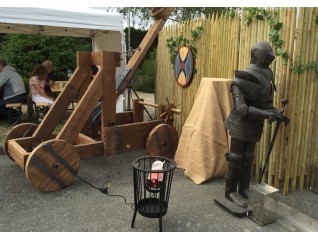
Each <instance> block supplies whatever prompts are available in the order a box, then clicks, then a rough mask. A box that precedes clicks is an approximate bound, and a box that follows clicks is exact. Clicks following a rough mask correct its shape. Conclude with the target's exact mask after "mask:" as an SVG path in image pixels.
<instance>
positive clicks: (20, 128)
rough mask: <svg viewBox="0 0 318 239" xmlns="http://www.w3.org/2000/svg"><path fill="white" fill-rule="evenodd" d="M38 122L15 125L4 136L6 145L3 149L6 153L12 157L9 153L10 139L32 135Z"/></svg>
mask: <svg viewBox="0 0 318 239" xmlns="http://www.w3.org/2000/svg"><path fill="white" fill-rule="evenodd" d="M37 127H38V126H37V125H36V124H31V123H24V124H19V125H17V126H15V127H13V128H12V129H11V130H10V131H9V132H8V133H7V135H6V137H5V138H4V145H3V149H4V152H5V153H6V155H7V156H8V157H9V158H10V159H11V160H13V159H12V157H11V156H10V155H9V151H8V141H9V140H10V139H19V138H25V137H31V136H32V135H33V133H34V131H35V130H36V129H37Z"/></svg>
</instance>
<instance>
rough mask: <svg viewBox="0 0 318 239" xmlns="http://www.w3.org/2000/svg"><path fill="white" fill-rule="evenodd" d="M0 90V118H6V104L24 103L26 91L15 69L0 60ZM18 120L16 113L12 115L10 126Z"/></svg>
mask: <svg viewBox="0 0 318 239" xmlns="http://www.w3.org/2000/svg"><path fill="white" fill-rule="evenodd" d="M0 88H1V89H2V90H1V91H2V96H1V98H0V116H4V117H5V118H7V117H8V110H7V108H6V107H5V105H6V104H8V103H24V102H26V91H25V87H24V83H23V80H22V77H21V76H20V75H19V74H18V73H17V71H16V70H15V68H13V67H12V66H9V65H7V63H6V61H5V60H3V59H0ZM19 118H20V115H19V113H18V112H14V113H13V115H12V121H11V124H15V123H16V122H17V121H18V120H19Z"/></svg>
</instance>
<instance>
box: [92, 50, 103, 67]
mask: <svg viewBox="0 0 318 239" xmlns="http://www.w3.org/2000/svg"><path fill="white" fill-rule="evenodd" d="M101 57H102V55H101V52H92V53H91V65H98V66H100V65H101V64H102V59H101Z"/></svg>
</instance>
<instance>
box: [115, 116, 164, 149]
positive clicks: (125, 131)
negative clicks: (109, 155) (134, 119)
mask: <svg viewBox="0 0 318 239" xmlns="http://www.w3.org/2000/svg"><path fill="white" fill-rule="evenodd" d="M161 123H162V120H152V121H148V122H139V123H133V124H127V125H118V126H116V128H117V130H116V134H115V135H113V137H114V138H113V139H112V140H113V141H115V140H116V141H115V142H116V152H117V154H121V153H127V152H132V151H135V150H141V149H145V148H146V142H147V138H148V135H149V133H150V131H151V130H152V129H153V128H154V127H156V126H157V125H159V124H161Z"/></svg>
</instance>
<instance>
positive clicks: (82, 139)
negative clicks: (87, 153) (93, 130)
mask: <svg viewBox="0 0 318 239" xmlns="http://www.w3.org/2000/svg"><path fill="white" fill-rule="evenodd" d="M90 143H96V140H95V139H92V138H90V137H88V136H87V135H85V134H81V133H79V134H78V135H77V137H76V139H75V140H74V144H90Z"/></svg>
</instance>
